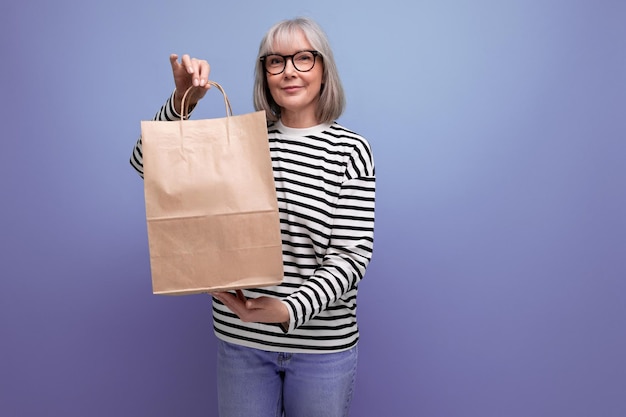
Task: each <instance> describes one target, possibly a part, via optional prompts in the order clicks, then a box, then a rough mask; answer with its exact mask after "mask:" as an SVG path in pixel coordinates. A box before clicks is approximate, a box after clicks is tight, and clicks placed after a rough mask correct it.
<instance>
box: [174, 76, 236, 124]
mask: <svg viewBox="0 0 626 417" xmlns="http://www.w3.org/2000/svg"><path fill="white" fill-rule="evenodd" d="M207 83H209V84H211V85H212V86H214V87H216V88H217V89H218V90H220V91H221V92H222V95H223V96H224V105H225V107H226V116H227V117H230V116H232V115H233V109H232V107H231V106H230V100H228V96H227V95H226V91H224V88H223V87H222V86H221V85H219V84H218V83H216V82H215V81H211V80H208V81H207ZM193 88H194V87H193V86H191V87H189V88H188V89H187V91H185V94H183V99H182V101H181V102H180V109H181V113H182V114H181V116H182V119H181V120H185V118H186V117H189V109H188V108H187V107H186V106H185V100H186V99H187V95H189V93H190V92H191V90H193Z"/></svg>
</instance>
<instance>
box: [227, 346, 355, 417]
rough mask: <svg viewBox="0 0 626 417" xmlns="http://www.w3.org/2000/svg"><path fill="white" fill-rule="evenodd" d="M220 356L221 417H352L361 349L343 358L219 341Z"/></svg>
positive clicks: (340, 355)
mask: <svg viewBox="0 0 626 417" xmlns="http://www.w3.org/2000/svg"><path fill="white" fill-rule="evenodd" d="M217 356H218V361H217V391H218V407H219V415H220V417H281V416H283V415H284V416H285V417H347V416H348V411H349V408H350V401H351V400H352V392H353V388H354V380H355V377H356V365H357V356H358V350H357V347H356V346H354V347H353V348H351V349H350V350H346V351H343V352H338V353H320V354H309V353H279V352H268V351H264V350H258V349H253V348H249V347H244V346H239V345H235V344H232V343H228V342H224V341H222V340H218V353H217ZM283 413H284V414H283Z"/></svg>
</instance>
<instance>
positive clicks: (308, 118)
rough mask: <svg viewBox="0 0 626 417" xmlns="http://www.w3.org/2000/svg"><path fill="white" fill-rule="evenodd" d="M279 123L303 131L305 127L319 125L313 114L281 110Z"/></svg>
mask: <svg viewBox="0 0 626 417" xmlns="http://www.w3.org/2000/svg"><path fill="white" fill-rule="evenodd" d="M280 121H281V122H282V123H283V125H285V126H287V127H293V128H296V129H303V128H307V127H313V126H317V125H318V124H320V121H319V120H317V118H316V117H315V115H313V114H302V112H296V113H292V112H289V111H285V109H282V111H281V114H280Z"/></svg>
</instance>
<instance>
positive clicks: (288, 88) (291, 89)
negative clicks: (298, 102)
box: [283, 85, 302, 93]
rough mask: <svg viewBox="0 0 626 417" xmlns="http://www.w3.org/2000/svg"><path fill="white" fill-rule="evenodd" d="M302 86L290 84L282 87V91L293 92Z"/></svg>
mask: <svg viewBox="0 0 626 417" xmlns="http://www.w3.org/2000/svg"><path fill="white" fill-rule="evenodd" d="M301 88H302V87H300V86H297V85H291V86H288V87H283V91H284V92H286V93H295V92H296V91H298V90H300V89H301Z"/></svg>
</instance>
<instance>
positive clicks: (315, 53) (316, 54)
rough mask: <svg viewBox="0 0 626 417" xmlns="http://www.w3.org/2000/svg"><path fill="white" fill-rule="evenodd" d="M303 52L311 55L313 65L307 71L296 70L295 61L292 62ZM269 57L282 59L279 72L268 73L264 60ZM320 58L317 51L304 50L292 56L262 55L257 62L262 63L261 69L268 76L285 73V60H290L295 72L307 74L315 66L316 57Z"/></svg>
mask: <svg viewBox="0 0 626 417" xmlns="http://www.w3.org/2000/svg"><path fill="white" fill-rule="evenodd" d="M303 52H309V53H310V54H312V55H313V65H311V68H309V69H308V70H305V71H302V70H300V69H298V67H297V66H296V63H295V61H294V60H293V58H294V57H295V56H296V55H298V54H301V53H303ZM270 56H279V57H281V58H282V59H283V69H282V70H280V71H279V72H270V70H269V69H267V65H266V64H265V60H266V59H267V57H270ZM318 56H319V57H321V56H322V54H321V53H320V52H319V51H313V50H311V51H309V50H304V51H298V52H296V53H295V54H293V55H280V54H267V55H263V56H262V57H261V58H259V60H260V61H261V62H262V63H263V69H265V72H267V73H268V74H271V75H279V74H282V73H283V72H285V68H287V59H291V65H293V67H294V68H295V69H296V71H298V72H309V71H311V70H312V69H313V68H315V64H316V63H317V57H318Z"/></svg>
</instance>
